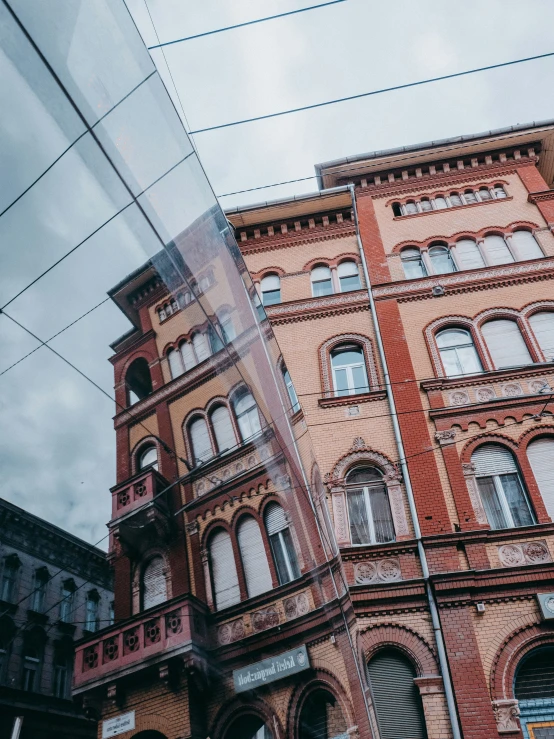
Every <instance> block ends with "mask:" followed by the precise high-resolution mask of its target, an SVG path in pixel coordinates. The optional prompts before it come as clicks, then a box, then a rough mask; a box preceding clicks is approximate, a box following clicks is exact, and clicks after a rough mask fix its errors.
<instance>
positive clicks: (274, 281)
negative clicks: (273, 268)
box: [260, 275, 281, 305]
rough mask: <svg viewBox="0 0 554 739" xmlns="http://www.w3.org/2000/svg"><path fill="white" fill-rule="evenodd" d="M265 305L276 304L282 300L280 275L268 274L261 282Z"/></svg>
mask: <svg viewBox="0 0 554 739" xmlns="http://www.w3.org/2000/svg"><path fill="white" fill-rule="evenodd" d="M260 287H261V290H262V303H263V305H275V304H276V303H280V302H281V280H280V278H279V275H267V276H266V277H264V278H263V279H262V281H261V283H260Z"/></svg>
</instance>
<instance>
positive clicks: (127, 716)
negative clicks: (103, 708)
mask: <svg viewBox="0 0 554 739" xmlns="http://www.w3.org/2000/svg"><path fill="white" fill-rule="evenodd" d="M134 728H135V712H134V711H130V712H129V713H122V714H120V715H119V716H116V717H115V718H109V719H107V720H106V721H102V739H109V737H111V736H117V735H118V734H124V733H125V732H126V731H131V729H134Z"/></svg>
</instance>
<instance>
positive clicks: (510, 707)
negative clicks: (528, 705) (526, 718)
mask: <svg viewBox="0 0 554 739" xmlns="http://www.w3.org/2000/svg"><path fill="white" fill-rule="evenodd" d="M492 708H493V711H494V717H495V719H496V728H497V730H498V733H499V734H510V733H511V732H519V722H518V720H517V719H518V716H519V713H520V711H519V705H518V701H517V700H498V701H493V702H492Z"/></svg>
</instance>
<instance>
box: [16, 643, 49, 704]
mask: <svg viewBox="0 0 554 739" xmlns="http://www.w3.org/2000/svg"><path fill="white" fill-rule="evenodd" d="M43 653H44V649H43V646H42V645H41V644H39V643H37V640H36V639H33V638H32V637H31V638H29V640H28V641H27V642H26V643H25V645H24V647H23V669H22V674H21V678H22V679H21V688H22V689H23V690H25V691H26V692H28V693H36V692H38V691H39V690H40V672H41V667H42V658H43Z"/></svg>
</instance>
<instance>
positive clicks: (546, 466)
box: [527, 436, 554, 521]
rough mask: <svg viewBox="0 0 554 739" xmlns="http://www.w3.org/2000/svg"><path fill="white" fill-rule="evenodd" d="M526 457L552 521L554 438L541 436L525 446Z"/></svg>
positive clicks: (553, 511)
mask: <svg viewBox="0 0 554 739" xmlns="http://www.w3.org/2000/svg"><path fill="white" fill-rule="evenodd" d="M527 458H528V460H529V464H530V465H531V469H532V470H533V475H534V476H535V480H536V482H537V485H538V488H539V490H540V493H541V495H542V500H543V503H544V506H545V508H546V510H547V513H548V515H549V516H550V518H551V519H552V520H553V521H554V438H553V437H552V436H543V437H541V438H540V439H535V440H534V441H532V442H531V443H530V444H529V446H528V447H527Z"/></svg>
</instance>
